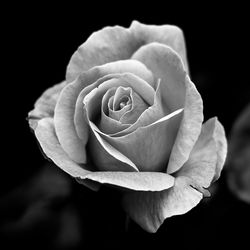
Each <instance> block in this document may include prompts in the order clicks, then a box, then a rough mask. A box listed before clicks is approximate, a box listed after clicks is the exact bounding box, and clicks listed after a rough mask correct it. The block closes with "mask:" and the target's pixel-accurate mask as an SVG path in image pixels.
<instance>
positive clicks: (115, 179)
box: [86, 171, 174, 191]
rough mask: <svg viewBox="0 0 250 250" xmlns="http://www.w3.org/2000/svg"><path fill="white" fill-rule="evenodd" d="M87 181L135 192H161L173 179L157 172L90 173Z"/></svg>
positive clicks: (171, 184)
mask: <svg viewBox="0 0 250 250" xmlns="http://www.w3.org/2000/svg"><path fill="white" fill-rule="evenodd" d="M86 178H87V179H90V180H93V181H97V182H99V183H103V184H111V185H115V186H119V187H124V188H127V189H131V190H136V191H161V190H165V189H168V188H170V187H172V186H173V185H174V177H173V176H171V175H168V174H165V173H157V172H153V173H152V172H150V173H148V172H109V171H107V172H104V171H103V172H102V171H98V172H92V173H90V174H88V175H87V176H86Z"/></svg>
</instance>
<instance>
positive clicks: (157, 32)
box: [130, 21, 188, 72]
mask: <svg viewBox="0 0 250 250" xmlns="http://www.w3.org/2000/svg"><path fill="white" fill-rule="evenodd" d="M130 30H131V31H132V33H133V34H134V36H135V37H136V40H138V41H139V42H140V43H141V44H142V45H145V44H149V43H152V42H158V43H162V44H165V45H168V46H169V47H171V48H172V49H173V50H175V51H176V52H177V53H178V54H179V55H180V57H181V58H182V60H183V63H184V65H185V68H186V71H187V72H188V63H187V56H186V48H185V40H184V35H183V32H182V30H181V29H180V28H179V27H177V26H174V25H145V24H142V23H139V22H137V21H134V22H132V24H131V26H130Z"/></svg>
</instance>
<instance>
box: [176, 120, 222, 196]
mask: <svg viewBox="0 0 250 250" xmlns="http://www.w3.org/2000/svg"><path fill="white" fill-rule="evenodd" d="M218 124H219V122H218V120H217V118H211V119H209V120H208V121H207V122H205V123H204V124H203V126H202V130H201V134H200V136H199V138H198V140H197V142H196V143H195V146H194V147H193V149H192V151H191V154H190V156H189V159H188V161H187V162H186V163H185V164H184V166H183V167H182V168H181V169H180V170H179V171H178V172H177V173H176V175H177V176H186V177H189V178H190V179H192V180H193V182H194V184H193V185H194V187H195V188H197V189H198V190H200V191H201V192H202V191H204V192H205V193H206V191H205V190H203V188H208V187H209V186H210V184H211V182H212V181H213V178H214V176H215V174H216V170H217V165H218V162H220V163H221V159H220V158H219V157H218V155H220V153H221V151H224V149H219V150H218V148H217V140H218V138H217V133H216V131H217V128H218ZM220 126H221V125H220ZM220 139H221V140H225V138H220ZM222 167H223V166H222ZM222 167H221V168H222Z"/></svg>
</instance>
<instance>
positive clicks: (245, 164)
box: [226, 104, 250, 204]
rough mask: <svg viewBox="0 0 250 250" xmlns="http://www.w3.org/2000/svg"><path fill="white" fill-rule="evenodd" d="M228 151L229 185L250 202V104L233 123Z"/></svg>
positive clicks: (240, 196)
mask: <svg viewBox="0 0 250 250" xmlns="http://www.w3.org/2000/svg"><path fill="white" fill-rule="evenodd" d="M228 152H229V157H228V159H227V164H226V166H227V171H228V174H227V181H228V186H229V188H230V189H231V191H232V192H233V193H234V194H235V195H236V196H237V197H238V198H239V199H240V200H242V201H245V202H247V203H249V204H250V104H248V105H247V106H246V107H245V108H244V110H243V111H242V112H241V113H240V115H239V117H238V118H237V119H236V121H235V122H234V124H233V128H232V130H231V132H230V135H229V140H228Z"/></svg>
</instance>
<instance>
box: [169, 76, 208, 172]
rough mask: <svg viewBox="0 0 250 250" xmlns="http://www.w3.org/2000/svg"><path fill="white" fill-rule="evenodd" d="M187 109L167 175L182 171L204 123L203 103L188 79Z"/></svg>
mask: <svg viewBox="0 0 250 250" xmlns="http://www.w3.org/2000/svg"><path fill="white" fill-rule="evenodd" d="M185 85H186V98H185V108H184V113H183V117H182V121H181V124H180V128H179V131H178V134H177V137H176V140H175V143H174V146H173V148H172V152H171V155H170V159H169V163H168V167H167V173H173V172H175V171H177V170H178V169H180V168H181V167H182V166H183V164H184V163H185V162H186V161H187V159H188V158H189V154H190V153H191V150H192V149H193V146H194V144H195V143H196V141H197V139H198V136H199V134H200V131H201V127H202V121H203V102H202V99H201V96H200V94H199V92H198V91H197V89H196V87H195V85H194V84H193V83H192V82H191V81H190V79H189V77H188V76H187V77H186V81H185Z"/></svg>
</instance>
